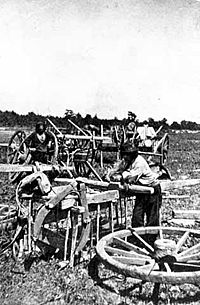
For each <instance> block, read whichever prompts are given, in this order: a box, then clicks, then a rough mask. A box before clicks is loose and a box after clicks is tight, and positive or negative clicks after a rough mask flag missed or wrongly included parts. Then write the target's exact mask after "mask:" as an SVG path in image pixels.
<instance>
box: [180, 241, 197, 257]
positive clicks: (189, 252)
mask: <svg viewBox="0 0 200 305" xmlns="http://www.w3.org/2000/svg"><path fill="white" fill-rule="evenodd" d="M199 250H200V243H198V244H196V245H195V246H192V247H191V248H189V249H187V250H184V251H183V252H181V253H179V254H178V255H177V258H180V257H182V258H183V257H185V256H188V255H192V254H196V253H197V252H199Z"/></svg>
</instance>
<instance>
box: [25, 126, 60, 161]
mask: <svg viewBox="0 0 200 305" xmlns="http://www.w3.org/2000/svg"><path fill="white" fill-rule="evenodd" d="M53 143H54V137H53V135H52V134H51V133H50V132H48V131H46V126H45V124H44V123H43V122H38V123H37V124H36V127H35V131H34V132H33V133H31V134H30V135H29V136H28V137H27V138H26V139H25V144H26V146H27V148H28V149H29V151H30V153H31V156H32V160H31V161H32V162H34V161H38V162H41V163H48V158H49V156H50V155H51V150H52V148H53Z"/></svg>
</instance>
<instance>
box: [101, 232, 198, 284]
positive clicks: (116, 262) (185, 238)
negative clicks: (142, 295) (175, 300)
mask: <svg viewBox="0 0 200 305" xmlns="http://www.w3.org/2000/svg"><path fill="white" fill-rule="evenodd" d="M146 234H160V236H161V237H162V238H161V239H158V240H157V241H156V242H155V243H154V247H152V246H151V245H150V244H148V243H147V242H145V235H146ZM131 240H134V241H136V242H131ZM158 246H159V247H158ZM96 250H97V254H98V255H99V256H100V258H101V259H102V261H103V262H104V263H105V264H107V265H108V266H109V267H110V268H112V269H113V270H114V271H117V272H119V273H122V274H124V275H126V276H130V277H133V278H137V279H140V280H142V281H147V282H154V283H170V284H183V283H190V284H197V285H198V284H199V282H200V254H199V250H200V230H193V229H186V228H176V227H145V228H144V227H141V228H135V229H134V230H133V229H130V230H121V231H118V232H114V233H111V234H109V235H107V236H105V237H103V238H102V239H101V240H100V241H99V242H98V243H97V246H96Z"/></svg>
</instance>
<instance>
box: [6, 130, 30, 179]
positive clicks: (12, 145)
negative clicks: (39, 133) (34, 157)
mask: <svg viewBox="0 0 200 305" xmlns="http://www.w3.org/2000/svg"><path fill="white" fill-rule="evenodd" d="M25 139H26V133H25V132H24V131H23V130H18V131H16V132H15V133H14V134H13V136H12V137H11V139H10V141H9V143H8V148H7V163H8V164H19V163H20V160H19V155H20V154H21V153H24V154H25V155H26V157H25V160H24V162H21V164H24V163H25V162H26V158H27V156H28V151H27V148H26V146H25V143H24V140H25ZM20 174H21V173H20ZM20 174H19V173H9V175H8V177H9V180H10V181H11V182H15V181H16V180H17V178H18V177H19V175H20Z"/></svg>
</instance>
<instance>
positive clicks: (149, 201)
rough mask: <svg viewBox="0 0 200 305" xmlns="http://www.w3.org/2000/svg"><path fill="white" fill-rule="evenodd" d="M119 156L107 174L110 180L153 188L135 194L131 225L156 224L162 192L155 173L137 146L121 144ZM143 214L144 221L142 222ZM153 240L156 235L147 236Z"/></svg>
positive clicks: (157, 223) (151, 241)
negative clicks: (115, 164) (149, 192)
mask: <svg viewBox="0 0 200 305" xmlns="http://www.w3.org/2000/svg"><path fill="white" fill-rule="evenodd" d="M121 158H122V160H121V162H120V163H119V164H118V165H117V166H116V167H115V168H114V169H113V170H111V171H110V173H109V174H108V178H109V179H110V180H111V181H112V180H115V181H116V180H117V179H119V178H120V181H121V183H123V184H137V185H143V186H150V187H153V188H154V193H153V194H136V199H135V206H134V209H133V216H132V227H141V226H158V225H159V209H160V206H161V204H162V193H161V187H160V183H159V181H158V179H157V176H156V174H155V173H153V172H152V171H151V169H150V167H149V165H148V163H147V161H146V160H145V159H144V158H143V157H142V156H140V155H138V150H137V148H136V147H134V146H133V145H132V143H130V142H126V143H124V144H123V145H122V146H121ZM118 181H119V180H118ZM145 215H146V223H144V221H145ZM155 240H156V235H154V234H149V235H148V236H147V241H148V242H149V243H150V244H151V245H153V244H154V241H155Z"/></svg>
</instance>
